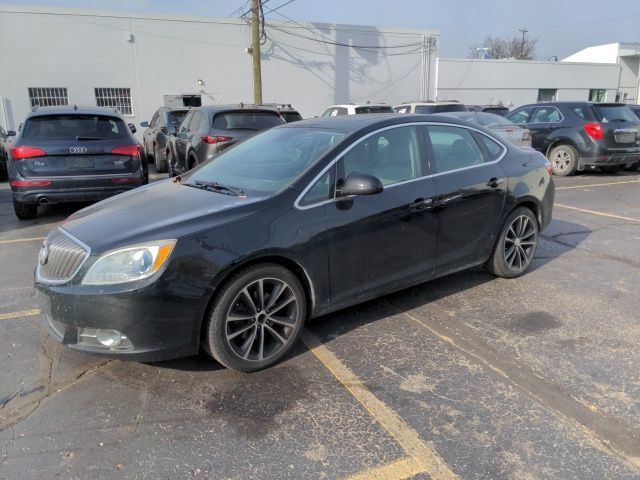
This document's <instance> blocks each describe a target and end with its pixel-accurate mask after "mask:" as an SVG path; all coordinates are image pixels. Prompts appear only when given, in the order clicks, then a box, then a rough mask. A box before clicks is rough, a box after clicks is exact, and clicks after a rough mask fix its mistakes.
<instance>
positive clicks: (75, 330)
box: [36, 282, 202, 362]
mask: <svg viewBox="0 0 640 480" xmlns="http://www.w3.org/2000/svg"><path fill="white" fill-rule="evenodd" d="M111 290H112V291H109V289H108V288H104V287H91V286H85V285H71V284H67V285H62V286H56V285H49V284H43V283H38V282H37V283H36V292H37V296H38V300H39V303H40V305H41V311H42V316H43V320H44V323H45V325H46V327H47V329H48V330H49V332H50V333H51V335H52V336H53V337H54V338H56V339H57V340H58V341H59V342H61V343H63V344H64V345H66V346H67V347H69V348H72V349H74V350H80V351H84V352H89V353H93V354H97V355H107V356H111V357H116V358H120V359H124V360H134V361H145V362H146V361H158V360H168V359H172V358H179V357H185V356H189V355H194V354H196V353H197V352H198V350H199V347H200V345H199V342H200V324H201V318H202V316H201V313H200V312H199V302H193V304H192V305H189V304H187V303H185V302H184V299H181V298H178V297H172V296H171V295H165V294H163V293H162V292H161V289H160V288H159V286H158V284H157V283H156V282H152V283H150V284H146V285H144V286H142V287H141V288H132V289H131V290H128V291H113V288H111ZM95 329H103V330H116V331H118V332H121V333H122V334H123V335H124V336H125V337H126V341H123V342H122V343H121V345H119V346H117V347H111V348H110V347H105V346H103V345H101V344H100V343H99V342H98V341H96V340H91V339H87V337H86V336H82V335H80V334H81V333H82V332H84V333H86V332H87V331H92V330H95Z"/></svg>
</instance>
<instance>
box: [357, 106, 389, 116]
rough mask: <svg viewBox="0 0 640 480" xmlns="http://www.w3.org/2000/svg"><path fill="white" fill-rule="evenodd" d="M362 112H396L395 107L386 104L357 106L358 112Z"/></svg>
mask: <svg viewBox="0 0 640 480" xmlns="http://www.w3.org/2000/svg"><path fill="white" fill-rule="evenodd" d="M360 113H395V112H394V110H393V108H391V107H386V106H380V107H377V106H371V107H369V106H366V107H356V114H360Z"/></svg>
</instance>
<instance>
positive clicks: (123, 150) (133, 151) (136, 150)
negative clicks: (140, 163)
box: [111, 145, 140, 157]
mask: <svg viewBox="0 0 640 480" xmlns="http://www.w3.org/2000/svg"><path fill="white" fill-rule="evenodd" d="M111 153H112V154H113V155H126V156H127V157H139V156H140V145H127V146H126V147H116V148H114V149H112V150H111Z"/></svg>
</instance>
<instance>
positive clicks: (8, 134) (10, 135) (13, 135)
mask: <svg viewBox="0 0 640 480" xmlns="http://www.w3.org/2000/svg"><path fill="white" fill-rule="evenodd" d="M15 136H16V132H15V130H9V131H8V132H7V137H15Z"/></svg>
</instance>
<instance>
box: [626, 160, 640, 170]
mask: <svg viewBox="0 0 640 480" xmlns="http://www.w3.org/2000/svg"><path fill="white" fill-rule="evenodd" d="M624 169H625V170H626V171H627V172H636V171H638V169H640V161H639V162H636V163H632V164H631V165H627V166H626V167H624Z"/></svg>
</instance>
